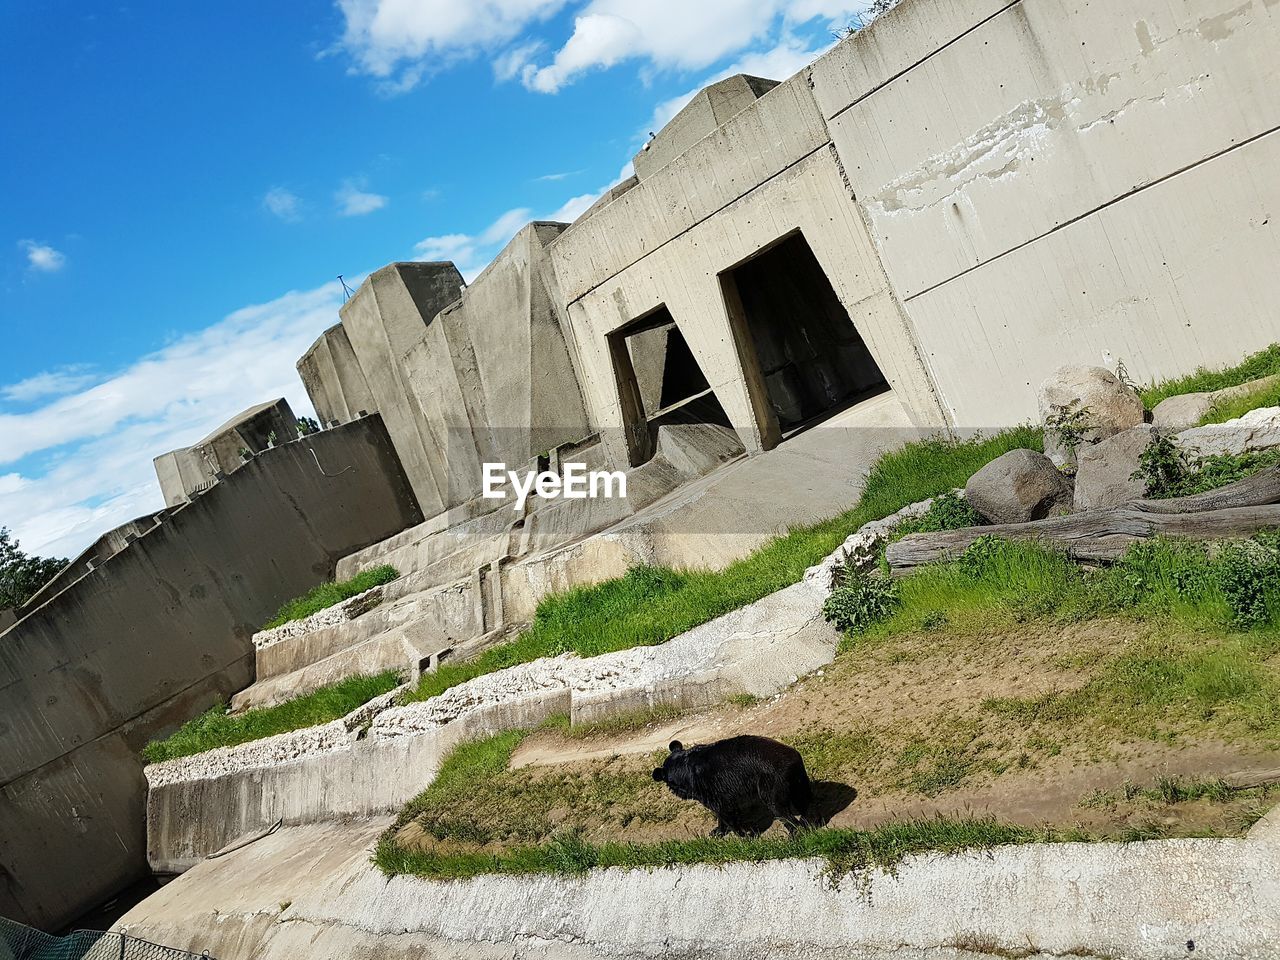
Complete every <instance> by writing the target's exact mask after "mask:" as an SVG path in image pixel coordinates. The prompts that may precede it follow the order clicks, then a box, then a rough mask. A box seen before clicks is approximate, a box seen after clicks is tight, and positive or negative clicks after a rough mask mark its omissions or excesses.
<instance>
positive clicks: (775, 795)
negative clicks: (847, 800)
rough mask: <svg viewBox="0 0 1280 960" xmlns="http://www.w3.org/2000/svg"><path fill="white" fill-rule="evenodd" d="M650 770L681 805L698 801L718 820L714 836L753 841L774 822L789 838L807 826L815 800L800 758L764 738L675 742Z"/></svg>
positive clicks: (780, 745) (747, 737) (774, 741)
mask: <svg viewBox="0 0 1280 960" xmlns="http://www.w3.org/2000/svg"><path fill="white" fill-rule="evenodd" d="M670 750H671V755H670V756H669V757H667V759H666V762H664V763H663V764H662V766H660V767H658V768H657V769H656V770H654V771H653V779H655V780H658V781H660V782H662V783H665V784H666V785H667V786H668V787H670V788H671V792H672V793H674V794H675V795H676V796H677V797H679V798H680V799H682V800H697V801H698V802H699V803H700V804H702V805H703V806H704V807H706V808H707V809H708V810H710V811H711V812H712V813H714V814H715V815H716V828H715V829H714V830H713V831H711V835H712V836H715V837H723V836H724V835H725V834H726V833H737V834H740V835H741V836H744V837H750V836H756V835H758V834H760V833H762V832H763V831H764V830H767V829H768V827H769V825H770V824H772V823H773V821H774V820H775V819H777V820H781V821H782V822H783V823H784V824H785V825H786V827H787V830H788V831H790V832H791V833H795V831H796V830H797V829H798V828H800V827H807V826H808V825H809V821H808V819H807V818H806V814H807V813H808V810H809V804H810V802H811V801H812V799H813V795H812V790H811V789H810V785H809V775H808V773H806V772H805V769H804V760H803V758H801V756H800V754H799V753H798V752H797V751H796V750H794V749H792V748H791V747H788V746H787V745H786V744H785V743H779V742H778V741H777V740H770V739H769V738H768V737H752V736H744V737H730V738H729V739H727V740H719V741H717V742H716V743H708V744H705V745H703V746H698V747H690V748H689V749H687V750H686V749H685V748H684V745H683V744H681V743H680V741H679V740H675V741H673V742H672V743H671V746H670Z"/></svg>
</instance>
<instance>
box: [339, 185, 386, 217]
mask: <svg viewBox="0 0 1280 960" xmlns="http://www.w3.org/2000/svg"><path fill="white" fill-rule="evenodd" d="M362 186H363V185H357V184H356V183H354V182H353V181H350V180H349V181H347V182H346V183H344V184H343V185H342V189H340V190H339V191H338V192H337V193H335V194H334V199H335V200H336V201H337V203H338V213H339V214H341V215H342V216H344V217H363V216H364V215H365V214H369V213H373V212H374V211H375V210H381V209H382V208H383V207H385V206H386V205H387V198H386V197H384V196H382V195H381V194H378V193H366V192H365V191H364V190H363V189H361V187H362Z"/></svg>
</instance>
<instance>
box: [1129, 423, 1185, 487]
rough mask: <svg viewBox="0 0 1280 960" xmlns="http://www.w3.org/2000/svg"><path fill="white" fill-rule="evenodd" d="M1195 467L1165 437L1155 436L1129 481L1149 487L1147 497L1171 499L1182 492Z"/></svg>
mask: <svg viewBox="0 0 1280 960" xmlns="http://www.w3.org/2000/svg"><path fill="white" fill-rule="evenodd" d="M1191 472H1192V467H1191V463H1190V460H1189V459H1188V457H1187V454H1186V453H1185V452H1184V451H1183V450H1182V448H1181V447H1179V446H1178V445H1177V444H1176V443H1174V442H1173V438H1172V437H1170V436H1167V435H1165V434H1156V435H1155V436H1153V437H1152V438H1151V442H1150V443H1148V444H1147V448H1146V449H1145V450H1143V451H1142V453H1141V454H1139V456H1138V469H1137V470H1135V471H1133V475H1132V477H1131V478H1130V479H1133V480H1141V481H1142V482H1143V483H1144V484H1145V485H1146V491H1147V496H1149V497H1169V496H1174V495H1175V494H1174V493H1173V492H1172V491H1175V490H1179V489H1181V487H1182V485H1183V484H1184V483H1185V482H1186V479H1187V476H1188V475H1189V474H1190V473H1191Z"/></svg>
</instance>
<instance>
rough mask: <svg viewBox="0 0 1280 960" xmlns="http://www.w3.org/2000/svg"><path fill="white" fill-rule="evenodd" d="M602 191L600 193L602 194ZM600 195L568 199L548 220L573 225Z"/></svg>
mask: <svg viewBox="0 0 1280 960" xmlns="http://www.w3.org/2000/svg"><path fill="white" fill-rule="evenodd" d="M603 192H604V191H603V190H602V191H600V193H603ZM600 193H584V194H582V195H581V196H577V197H570V198H569V199H568V200H566V201H565V202H564V204H563V205H562V206H561V207H560V209H559V210H557V211H556V212H555V213H553V214H551V216H549V217H547V219H548V220H556V221H558V222H560V223H573V221H575V220H577V219H578V218H579V217H580V216H582V215H583V214H584V213H586V212H587V208H588V207H590V206H591V205H592V204H593V203H595V202H596V201H597V200H599V199H600Z"/></svg>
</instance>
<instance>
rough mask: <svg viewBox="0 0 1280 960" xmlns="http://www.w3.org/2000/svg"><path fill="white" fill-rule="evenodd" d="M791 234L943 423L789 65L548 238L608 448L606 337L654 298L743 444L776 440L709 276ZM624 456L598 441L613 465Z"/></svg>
mask: <svg viewBox="0 0 1280 960" xmlns="http://www.w3.org/2000/svg"><path fill="white" fill-rule="evenodd" d="M797 232H798V233H799V234H800V235H801V236H802V237H803V238H804V240H805V241H806V242H807V244H808V246H809V247H810V248H811V250H812V253H813V255H814V257H816V260H817V262H818V265H819V267H820V268H821V271H822V273H823V274H825V278H826V279H827V280H828V281H829V282H830V284H831V286H832V288H833V290H834V293H835V295H836V298H837V300H838V302H839V304H840V306H841V307H842V308H843V310H844V311H846V312H847V314H848V316H849V320H850V322H851V325H852V327H853V328H854V329H855V330H856V332H857V334H859V335H860V336H861V339H862V341H863V342H864V343H865V345H866V348H867V349H868V350H869V352H870V356H871V357H872V358H873V359H874V361H875V363H876V364H877V365H878V367H879V369H880V371H881V372H882V373H883V375H884V377H885V379H886V380H887V381H888V384H889V386H890V387H892V389H893V391H894V393H895V394H896V395H897V397H898V399H899V401H900V402H901V403H902V404H903V406H904V407H905V408H906V409H907V410H908V412H909V413H910V415H911V416H912V418H913V420H915V421H916V422H919V423H924V424H931V425H932V424H941V423H942V422H943V416H942V412H941V408H940V407H939V406H938V403H937V400H936V398H935V397H934V395H933V392H932V387H931V385H930V383H929V379H928V377H927V375H926V373H925V370H924V368H923V366H922V365H921V363H920V360H919V358H918V357H917V355H916V351H915V346H914V342H913V339H912V337H911V334H910V332H909V330H908V328H907V324H906V320H905V317H904V316H903V314H902V312H901V310H900V309H899V307H898V305H897V304H896V302H895V300H894V298H893V295H892V293H891V291H890V289H889V285H888V282H887V280H886V278H885V276H884V272H883V268H882V267H881V266H880V263H879V260H878V257H877V255H876V253H875V250H874V246H873V244H872V241H871V238H870V237H869V235H868V234H867V231H866V227H865V225H864V223H863V221H862V219H861V216H860V214H859V212H858V209H857V207H856V205H855V204H854V203H853V200H852V198H851V196H850V194H849V191H848V188H847V186H846V184H845V180H844V176H843V174H842V171H841V169H840V165H839V163H838V161H837V158H836V156H835V153H834V151H833V150H832V149H831V148H830V146H829V143H828V139H827V134H826V128H825V125H824V123H823V120H822V117H821V115H820V114H819V112H818V110H817V108H816V106H815V104H814V102H813V98H812V95H811V93H810V91H809V88H808V85H807V83H806V78H805V77H804V76H803V75H801V76H799V77H796V78H793V79H792V80H789V81H787V82H785V83H782V84H780V85H779V86H777V87H775V88H774V89H772V90H770V91H769V92H768V93H766V94H765V95H764V96H762V97H761V98H760V99H759V100H757V101H756V103H755V104H754V105H753V106H751V107H750V108H749V109H746V110H744V111H742V112H741V113H739V114H737V115H736V116H734V117H733V118H732V119H731V120H729V121H728V122H727V123H725V124H724V125H723V126H721V127H719V128H717V129H716V131H715V132H714V133H712V134H711V135H709V136H707V137H705V138H703V139H702V140H700V141H698V142H697V143H696V144H694V145H693V146H692V147H690V148H689V149H688V150H687V151H686V152H685V153H684V154H683V155H681V156H680V157H679V158H678V159H676V160H673V161H672V162H670V163H668V164H667V165H666V166H664V167H662V169H660V170H658V171H656V172H655V173H653V174H652V175H651V176H649V177H648V178H647V179H643V180H641V182H640V183H639V184H638V185H637V186H635V187H633V188H632V189H631V190H629V191H627V192H626V193H625V194H623V195H622V196H620V197H618V198H617V199H615V200H613V201H612V202H611V203H609V204H607V205H605V206H604V207H602V208H600V209H599V210H598V211H597V212H596V213H595V214H594V215H593V216H591V217H589V218H585V219H582V220H579V221H578V222H577V223H575V224H574V225H573V226H572V227H571V228H570V229H568V230H566V231H565V232H564V233H563V234H562V235H561V236H560V237H559V238H558V239H557V240H556V241H555V243H553V244H552V245H551V258H552V263H553V265H554V267H555V273H556V276H557V278H558V281H559V289H560V292H561V294H562V295H563V297H564V299H565V302H566V304H567V313H568V323H569V330H570V333H571V340H572V342H573V343H574V344H575V348H574V352H575V356H576V357H577V358H578V361H579V371H580V376H581V378H582V388H583V393H584V395H585V397H586V400H587V409H588V411H589V414H590V417H591V420H592V423H593V425H595V426H596V427H597V429H599V430H600V431H601V435H602V439H603V440H604V442H606V443H609V444H617V443H618V442H619V438H620V437H623V436H625V430H626V428H627V426H628V423H629V420H630V419H632V418H633V417H634V415H635V414H634V412H633V411H630V410H628V408H627V404H626V402H625V397H624V389H625V384H623V383H622V382H621V380H620V376H621V374H620V373H619V371H618V370H617V369H616V368H615V362H614V359H615V358H614V357H613V356H612V355H611V344H610V335H611V334H616V333H617V332H618V331H620V330H622V329H623V328H625V327H626V326H627V325H628V324H631V323H633V322H636V321H638V320H643V318H645V317H648V316H650V315H651V314H653V313H654V312H655V311H657V310H659V309H660V308H663V307H665V308H666V310H668V311H669V312H670V315H671V317H672V318H673V319H674V321H675V323H676V325H677V326H678V327H679V329H680V331H681V333H682V334H683V336H684V339H685V341H686V342H687V344H688V346H689V349H690V351H691V352H692V354H693V356H694V358H695V359H696V361H697V364H698V366H699V368H700V369H701V371H702V373H703V374H704V375H705V377H706V379H707V382H708V383H709V384H710V387H711V389H712V390H713V392H714V394H715V397H716V399H717V400H718V401H719V403H720V406H721V407H722V408H723V410H724V412H725V414H726V415H727V417H728V420H729V423H730V425H731V426H732V427H733V428H734V430H735V431H736V432H737V434H738V437H739V439H740V440H741V442H742V443H743V446H744V447H745V448H746V449H747V451H748V452H749V453H757V452H759V451H761V450H764V449H768V448H769V447H771V446H773V445H775V444H776V443H777V442H778V436H779V429H778V425H777V416H776V413H775V412H774V411H773V410H771V409H770V405H769V397H768V389H767V386H766V384H765V382H764V374H763V372H762V371H761V370H760V364H759V362H758V360H757V358H756V355H755V345H754V343H753V342H752V338H751V335H750V333H749V332H748V330H747V323H746V319H747V318H745V317H744V316H743V309H742V305H741V304H740V303H739V302H737V301H736V300H734V299H733V297H731V296H730V295H729V294H728V293H727V292H726V287H725V283H726V282H728V281H727V280H726V278H725V277H722V276H721V274H723V273H725V272H726V271H729V270H731V268H735V267H738V266H740V265H742V264H744V263H746V262H748V261H749V260H750V259H751V258H752V257H754V256H755V255H757V254H760V253H762V252H764V251H766V250H767V249H768V248H770V247H772V246H773V245H775V244H776V243H777V242H778V241H780V240H784V239H786V238H788V237H790V236H792V235H794V234H796V233H797ZM731 300H732V301H733V302H730V301H731ZM633 456H634V451H629V450H626V449H617V448H616V447H615V448H614V449H612V450H611V460H612V461H613V462H623V461H625V460H626V459H628V458H630V457H633Z"/></svg>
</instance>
